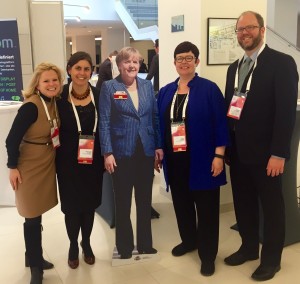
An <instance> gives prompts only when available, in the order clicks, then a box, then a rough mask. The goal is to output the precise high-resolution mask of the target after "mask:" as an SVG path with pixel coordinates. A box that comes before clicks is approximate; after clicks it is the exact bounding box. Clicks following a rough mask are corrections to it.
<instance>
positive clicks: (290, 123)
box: [225, 46, 299, 164]
mask: <svg viewBox="0 0 300 284" xmlns="http://www.w3.org/2000/svg"><path fill="white" fill-rule="evenodd" d="M237 67H238V61H236V62H234V63H233V64H231V65H230V66H229V68H228V71H227V80H226V89H225V99H226V104H227V108H228V107H229V104H230V101H231V99H232V96H233V92H234V79H235V72H236V69H237ZM248 78H249V74H248V76H247V77H246V79H245V82H244V85H243V88H242V91H245V88H246V83H247V81H248ZM298 79H299V78H298V72H297V66H296V63H295V61H294V59H293V58H292V57H291V56H289V55H287V54H284V53H281V52H278V51H276V50H273V49H271V48H269V47H268V46H266V47H265V49H264V50H263V51H262V52H261V54H260V55H259V56H258V58H257V66H256V68H255V70H254V71H253V77H252V83H251V86H250V91H249V93H248V96H247V99H246V102H245V105H244V109H243V111H242V114H241V117H240V120H235V119H233V118H228V121H229V128H230V132H231V137H232V147H236V151H237V153H238V155H239V159H240V160H241V161H242V162H243V163H246V164H267V161H268V159H269V158H270V156H271V155H275V156H279V157H283V158H287V159H288V158H289V156H290V141H291V136H292V132H293V128H294V123H295V118H296V107H297V97H298Z"/></svg>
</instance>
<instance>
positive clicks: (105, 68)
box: [96, 58, 112, 89]
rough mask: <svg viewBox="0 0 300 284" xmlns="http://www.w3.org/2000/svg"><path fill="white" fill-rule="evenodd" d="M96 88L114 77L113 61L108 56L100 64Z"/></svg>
mask: <svg viewBox="0 0 300 284" xmlns="http://www.w3.org/2000/svg"><path fill="white" fill-rule="evenodd" d="M98 73H99V74H98V81H97V84H96V88H98V89H101V86H102V83H103V82H104V81H108V80H111V79H112V72H111V61H110V60H109V58H106V59H105V60H104V61H103V62H102V63H101V64H100V66H99V72H98Z"/></svg>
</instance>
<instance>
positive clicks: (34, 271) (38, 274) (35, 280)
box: [30, 267, 43, 284]
mask: <svg viewBox="0 0 300 284" xmlns="http://www.w3.org/2000/svg"><path fill="white" fill-rule="evenodd" d="M30 270H31V280H30V284H42V283H43V270H41V269H40V268H39V267H30Z"/></svg>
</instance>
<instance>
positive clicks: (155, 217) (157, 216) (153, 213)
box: [151, 206, 160, 219]
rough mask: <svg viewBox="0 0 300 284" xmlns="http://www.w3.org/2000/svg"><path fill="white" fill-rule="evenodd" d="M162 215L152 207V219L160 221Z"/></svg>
mask: <svg viewBox="0 0 300 284" xmlns="http://www.w3.org/2000/svg"><path fill="white" fill-rule="evenodd" d="M159 217H160V214H159V213H158V212H157V211H156V210H155V209H154V208H153V207H152V206H151V219H158V218H159Z"/></svg>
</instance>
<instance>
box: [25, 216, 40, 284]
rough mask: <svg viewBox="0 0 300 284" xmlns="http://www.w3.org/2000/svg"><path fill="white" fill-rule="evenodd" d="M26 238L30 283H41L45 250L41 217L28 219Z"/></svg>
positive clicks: (26, 222)
mask: <svg viewBox="0 0 300 284" xmlns="http://www.w3.org/2000/svg"><path fill="white" fill-rule="evenodd" d="M24 240H25V247H26V255H27V257H28V261H29V266H30V270H31V280H30V284H41V283H42V280H43V252H42V233H41V224H40V218H38V217H37V218H32V219H31V218H30V219H26V221H25V223H24Z"/></svg>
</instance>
